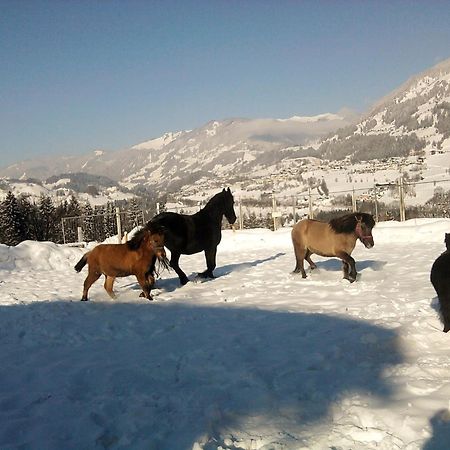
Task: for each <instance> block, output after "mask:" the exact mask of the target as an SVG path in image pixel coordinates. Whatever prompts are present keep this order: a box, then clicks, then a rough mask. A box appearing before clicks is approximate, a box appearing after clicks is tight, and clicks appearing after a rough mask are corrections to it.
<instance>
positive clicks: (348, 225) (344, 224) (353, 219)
mask: <svg viewBox="0 0 450 450" xmlns="http://www.w3.org/2000/svg"><path fill="white" fill-rule="evenodd" d="M374 226H375V220H374V219H373V217H372V215H370V214H367V213H352V214H346V215H345V216H342V217H338V218H335V219H332V220H330V221H329V222H328V223H327V222H320V221H318V220H312V219H305V220H301V221H300V222H298V223H296V224H295V225H294V227H293V228H292V243H293V245H294V253H295V260H296V265H295V269H294V273H298V272H300V273H301V274H302V277H303V278H306V272H305V269H304V267H303V261H304V260H305V259H306V261H308V263H309V265H310V267H311V269H315V268H316V267H317V266H316V265H315V264H314V263H313V262H312V260H311V255H312V254H313V253H315V254H317V255H320V256H326V257H333V256H335V257H338V258H340V259H341V260H342V268H343V272H344V278H345V279H347V280H349V281H350V283H353V282H354V281H355V280H356V275H357V273H356V266H355V260H354V259H353V258H352V257H351V256H350V255H351V253H352V251H353V249H354V248H355V245H356V241H357V240H358V239H359V240H360V241H361V242H362V243H363V244H364V245H365V246H366V247H367V248H372V247H373V246H374V242H373V236H372V228H373V227H374Z"/></svg>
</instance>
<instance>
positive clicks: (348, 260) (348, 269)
mask: <svg viewBox="0 0 450 450" xmlns="http://www.w3.org/2000/svg"><path fill="white" fill-rule="evenodd" d="M336 256H337V257H338V258H340V259H342V262H343V270H344V278H345V279H346V280H348V281H350V283H353V282H354V281H356V275H357V273H356V265H355V260H354V259H353V258H352V257H351V256H350V255H349V254H348V253H345V252H338V253H337V254H336Z"/></svg>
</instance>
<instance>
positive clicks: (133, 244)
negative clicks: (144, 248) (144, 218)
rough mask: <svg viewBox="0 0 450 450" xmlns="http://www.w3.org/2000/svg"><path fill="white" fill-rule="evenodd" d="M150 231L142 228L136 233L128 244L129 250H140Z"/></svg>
mask: <svg viewBox="0 0 450 450" xmlns="http://www.w3.org/2000/svg"><path fill="white" fill-rule="evenodd" d="M147 232H148V230H147V229H146V228H141V229H140V230H139V231H137V232H136V233H134V235H133V237H132V238H131V239H130V240H129V241H127V242H126V245H127V247H128V249H129V250H138V249H139V247H140V246H141V244H142V241H143V240H144V238H145V236H146V234H147Z"/></svg>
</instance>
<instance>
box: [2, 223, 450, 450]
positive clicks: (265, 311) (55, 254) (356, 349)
mask: <svg viewBox="0 0 450 450" xmlns="http://www.w3.org/2000/svg"><path fill="white" fill-rule="evenodd" d="M445 232H450V220H444V219H440V220H439V219H423V220H413V221H408V222H405V223H394V222H389V223H380V224H378V225H377V226H376V227H375V229H374V238H375V247H374V248H373V249H371V250H367V249H365V248H364V247H363V246H362V244H360V243H358V244H357V246H356V248H355V251H354V253H353V256H354V257H355V259H356V261H357V269H358V272H359V273H360V277H359V279H358V281H357V282H356V283H353V284H349V283H348V282H347V281H345V280H342V279H341V278H342V274H341V268H340V262H339V261H338V260H336V259H325V258H320V257H317V256H316V257H315V261H316V262H317V263H318V270H317V271H314V272H313V273H309V274H308V278H307V279H305V280H303V279H302V278H301V277H299V276H296V275H292V274H291V271H292V269H293V268H294V257H293V252H292V246H291V242H290V230H289V229H281V230H278V231H277V232H275V233H273V232H271V231H269V230H245V231H237V232H232V231H225V232H224V235H223V240H222V243H221V244H220V246H219V251H218V267H217V269H216V275H217V278H216V279H214V280H210V281H206V282H203V283H189V284H188V285H186V286H184V287H179V285H178V279H177V277H176V276H175V274H174V273H173V272H170V273H167V272H166V273H164V274H163V275H162V278H161V279H159V280H158V282H157V289H156V290H155V301H153V302H149V301H147V300H144V299H141V298H139V297H138V295H139V292H140V291H139V288H138V285H137V283H136V281H135V279H133V278H131V277H130V278H122V279H119V280H117V281H116V286H115V287H116V291H117V292H118V298H117V299H116V300H111V299H110V298H109V297H108V296H107V294H106V292H105V291H104V290H103V287H102V282H101V281H98V282H97V283H96V284H95V285H94V286H93V287H92V288H91V291H90V297H91V301H90V302H87V303H86V302H80V301H79V299H80V297H81V289H82V283H83V281H84V277H85V276H86V269H84V271H83V272H82V273H81V274H79V273H76V272H75V271H74V270H73V266H74V264H75V263H76V262H77V261H78V259H79V258H80V257H81V255H82V254H83V252H84V251H85V249H81V248H73V247H67V246H58V245H55V244H52V243H37V242H30V241H28V242H23V243H21V244H20V245H18V246H17V247H7V246H4V245H2V246H0V310H1V311H0V361H1V365H0V448H1V449H2V450H6V449H36V450H42V449H46V450H52V449H54V450H61V449H64V450H68V449H77V450H78V449H96V448H99V449H102V448H103V449H142V450H144V449H145V450H148V449H150V450H153V449H154V450H184V449H189V450H191V449H193V450H200V449H205V450H212V449H220V448H222V449H249V450H255V449H265V450H269V449H317V450H322V449H335V450H337V449H341V450H349V449H353V450H355V449H386V450H392V449H407V450H414V449H428V450H430V449H448V448H449V445H450V444H449V442H450V411H449V409H448V408H449V400H450V358H449V342H450V341H449V339H450V336H449V335H447V334H445V333H443V332H442V331H441V330H442V325H441V323H440V322H439V319H438V314H437V312H436V307H437V301H436V298H435V292H434V290H433V288H432V286H431V284H430V282H429V272H430V267H431V265H432V263H433V261H434V259H435V258H436V257H437V256H438V255H439V254H440V253H441V252H442V251H443V250H444V243H443V241H444V233H445ZM313 259H314V258H313ZM181 266H182V267H183V268H184V269H185V270H186V271H187V273H188V274H190V278H191V279H194V277H195V272H197V271H200V270H203V269H204V261H203V255H201V254H198V255H193V256H190V257H187V256H184V257H182V258H181Z"/></svg>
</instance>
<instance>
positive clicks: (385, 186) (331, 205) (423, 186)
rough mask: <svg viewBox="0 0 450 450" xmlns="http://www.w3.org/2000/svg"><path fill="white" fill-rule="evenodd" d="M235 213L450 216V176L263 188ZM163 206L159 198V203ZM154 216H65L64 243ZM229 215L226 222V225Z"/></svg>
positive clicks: (118, 232)
mask: <svg viewBox="0 0 450 450" xmlns="http://www.w3.org/2000/svg"><path fill="white" fill-rule="evenodd" d="M235 201H236V203H235V211H236V216H237V221H236V224H235V225H234V228H238V229H246V228H261V227H262V228H270V229H272V230H276V229H278V228H280V227H283V226H290V225H293V224H294V223H295V222H297V221H298V220H300V219H303V218H316V219H319V220H329V219H330V218H331V217H335V216H336V215H338V214H344V213H348V212H356V211H360V212H367V213H370V214H372V215H373V216H374V218H375V220H376V221H377V222H378V221H386V220H398V221H404V220H407V219H413V218H420V217H450V179H445V180H442V179H441V180H436V181H418V182H405V181H404V180H403V179H402V178H399V179H398V180H397V181H395V182H391V183H378V184H374V185H373V186H372V187H366V188H358V189H351V190H340V191H333V192H327V193H326V194H325V193H324V192H319V190H318V189H316V188H309V189H307V190H306V191H304V192H302V193H300V194H299V193H297V194H295V195H288V194H281V193H276V192H272V193H261V195H260V198H259V199H258V200H255V199H250V198H246V197H244V196H243V195H242V197H239V198H235ZM203 206H204V205H203V204H198V205H194V206H192V205H188V206H183V205H179V206H177V207H173V208H164V210H166V211H173V212H177V213H180V214H194V213H196V212H197V211H199V210H200V209H201V208H202V207H203ZM155 210H156V213H158V212H159V210H160V208H159V204H157V205H156V209H154V210H153V211H152V212H153V213H154V211H155ZM150 219H151V215H150V214H149V211H134V212H130V211H121V210H119V208H116V211H115V212H114V213H105V214H95V215H90V216H77V217H65V218H63V219H62V224H61V225H62V231H63V238H64V243H71V242H83V241H98V242H101V241H103V240H105V239H106V238H108V237H111V236H117V241H118V242H121V241H122V240H123V238H124V235H126V234H127V233H128V232H130V231H131V230H132V229H133V228H134V227H136V226H142V225H144V224H145V223H146V222H147V221H148V220H150ZM228 226H229V225H227V223H226V221H225V220H224V222H223V227H224V228H226V227H228Z"/></svg>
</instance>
